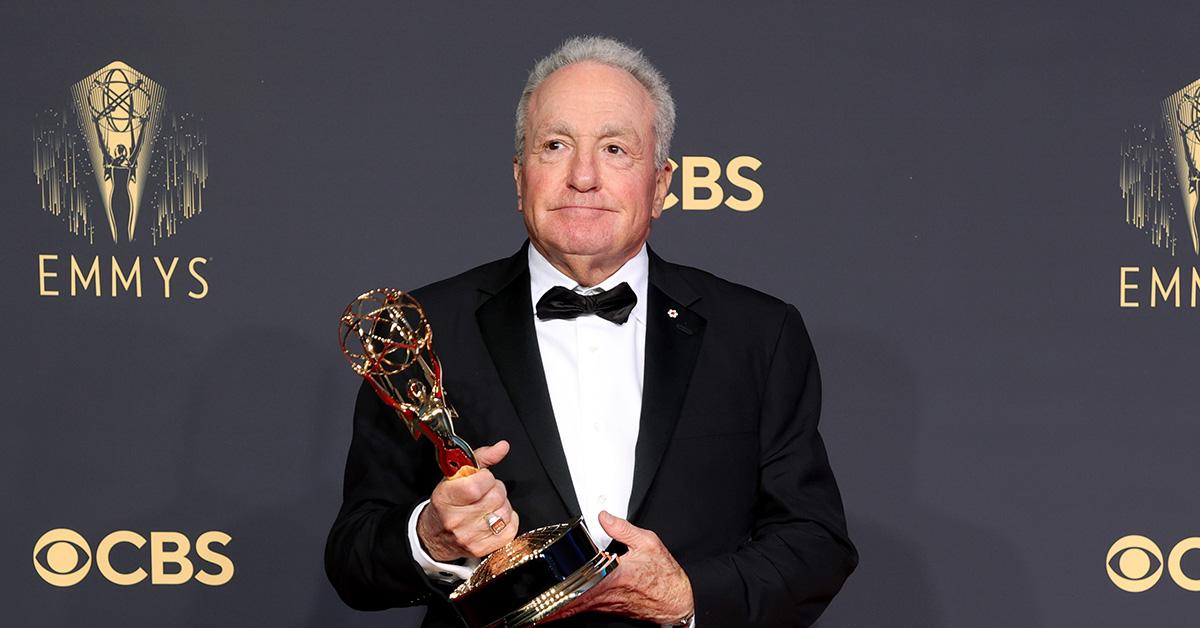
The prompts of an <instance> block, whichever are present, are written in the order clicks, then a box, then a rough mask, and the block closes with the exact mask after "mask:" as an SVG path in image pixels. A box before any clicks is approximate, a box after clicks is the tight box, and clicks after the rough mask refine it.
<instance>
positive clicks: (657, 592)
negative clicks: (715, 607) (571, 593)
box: [550, 512, 695, 624]
mask: <svg viewBox="0 0 1200 628" xmlns="http://www.w3.org/2000/svg"><path fill="white" fill-rule="evenodd" d="M600 526H601V527H603V528H604V531H605V532H607V533H608V535H609V536H611V537H612V538H614V539H616V540H618V541H621V542H622V543H624V544H625V545H626V546H628V547H629V551H628V552H626V553H625V554H624V555H623V556H621V559H620V564H619V565H618V566H617V570H616V571H614V572H613V573H611V574H610V575H609V576H608V577H606V578H605V579H603V580H601V581H600V584H597V585H596V586H595V587H594V588H593V589H592V590H590V591H588V592H587V593H584V594H583V595H582V596H580V597H579V599H577V600H575V601H574V602H571V603H570V604H568V605H567V607H566V608H564V609H563V610H561V611H559V612H557V613H555V614H554V615H552V616H551V618H550V619H551V620H556V619H563V618H565V617H570V616H572V615H576V614H579V613H583V612H588V611H592V612H599V613H612V614H615V615H621V616H623V617H630V618H633V619H641V620H646V621H651V622H654V623H657V624H673V623H675V622H677V621H679V620H680V619H681V618H682V617H684V616H685V615H687V614H689V613H691V612H692V609H693V607H694V606H695V602H694V601H693V599H692V582H691V580H689V579H688V577H687V574H686V573H684V572H683V568H682V567H680V566H679V563H677V562H675V558H674V557H673V556H671V553H670V552H668V551H667V548H666V547H665V546H664V545H663V544H662V541H660V540H659V538H658V535H657V534H655V533H654V532H651V531H650V530H645V529H642V528H639V527H637V526H635V525H633V524H632V523H629V522H628V521H626V520H624V519H621V518H620V517H615V516H613V515H610V514H608V513H607V512H601V513H600Z"/></svg>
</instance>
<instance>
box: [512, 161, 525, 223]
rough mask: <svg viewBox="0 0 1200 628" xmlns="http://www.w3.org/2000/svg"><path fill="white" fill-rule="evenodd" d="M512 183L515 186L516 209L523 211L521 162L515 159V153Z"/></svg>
mask: <svg viewBox="0 0 1200 628" xmlns="http://www.w3.org/2000/svg"><path fill="white" fill-rule="evenodd" d="M513 184H514V185H516V186H517V211H519V212H523V211H525V208H524V207H523V206H522V205H521V162H520V161H518V160H517V156H516V155H513Z"/></svg>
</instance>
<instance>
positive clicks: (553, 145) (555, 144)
mask: <svg viewBox="0 0 1200 628" xmlns="http://www.w3.org/2000/svg"><path fill="white" fill-rule="evenodd" d="M562 147H563V143H562V142H560V141H558V140H550V141H549V142H546V150H558V149H560V148H562Z"/></svg>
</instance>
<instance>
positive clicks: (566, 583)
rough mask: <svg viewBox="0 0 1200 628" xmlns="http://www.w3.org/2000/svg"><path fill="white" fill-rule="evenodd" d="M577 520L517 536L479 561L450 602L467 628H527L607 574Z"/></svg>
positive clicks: (608, 561)
mask: <svg viewBox="0 0 1200 628" xmlns="http://www.w3.org/2000/svg"><path fill="white" fill-rule="evenodd" d="M616 567H617V556H616V555H615V554H610V553H608V552H602V551H600V550H599V549H598V548H597V547H596V544H595V543H594V542H593V541H592V537H591V536H590V535H589V534H588V532H587V527H586V526H585V525H584V524H583V520H582V519H577V520H575V521H574V522H572V523H565V524H560V525H555V526H548V527H545V528H538V529H536V530H532V531H529V532H526V533H525V534H522V535H520V536H518V537H517V538H516V539H514V540H513V541H512V542H510V543H509V544H508V545H506V546H504V547H502V548H500V549H499V550H496V551H495V552H493V553H492V554H491V555H489V556H488V557H487V558H485V559H484V560H483V562H482V563H480V564H479V567H477V568H476V570H475V573H474V574H472V576H471V578H470V579H469V580H467V581H466V582H464V583H463V584H462V585H461V586H459V587H458V589H456V590H455V591H454V592H453V593H451V594H450V600H451V602H453V603H454V606H455V607H456V608H457V609H458V612H459V614H460V615H462V618H463V619H464V620H465V621H466V623H467V625H468V626H471V628H494V627H497V628H498V627H504V628H508V627H513V628H515V627H518V626H531V625H534V624H536V623H537V622H540V621H542V620H544V619H546V618H547V617H549V616H550V615H552V614H554V613H555V612H556V611H558V610H559V609H560V608H562V607H563V606H565V605H566V604H567V603H568V602H570V601H571V600H574V599H575V598H577V597H579V596H580V595H583V594H584V593H585V592H587V591H588V590H589V589H591V588H592V587H593V586H595V585H596V583H598V582H600V581H601V580H602V579H604V577H605V576H607V575H608V574H610V573H612V571H613V570H614V569H616Z"/></svg>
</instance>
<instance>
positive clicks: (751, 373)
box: [326, 37, 857, 628]
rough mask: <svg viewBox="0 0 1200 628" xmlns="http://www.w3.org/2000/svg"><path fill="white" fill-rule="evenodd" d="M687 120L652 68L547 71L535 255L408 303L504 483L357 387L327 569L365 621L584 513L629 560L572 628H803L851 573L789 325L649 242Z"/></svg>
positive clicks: (593, 65)
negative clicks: (458, 464)
mask: <svg viewBox="0 0 1200 628" xmlns="http://www.w3.org/2000/svg"><path fill="white" fill-rule="evenodd" d="M674 123H675V106H674V102H673V100H672V98H671V95H670V93H669V91H668V89H667V85H666V83H665V81H664V80H663V79H662V77H661V76H660V74H659V73H658V71H657V70H656V69H655V68H654V67H653V66H651V65H650V64H649V62H647V61H646V59H645V58H644V57H643V56H642V54H641V53H640V52H639V51H636V50H633V49H631V48H629V47H627V46H625V45H623V44H621V43H619V42H616V41H613V40H610V39H604V38H595V37H589V38H576V39H571V40H569V41H567V42H566V43H565V44H563V46H562V47H560V48H559V49H558V50H556V51H555V52H553V53H552V54H550V55H549V56H548V57H546V58H544V59H542V60H541V61H540V62H538V63H537V65H536V67H535V68H534V69H533V71H532V72H531V73H530V76H529V80H528V82H527V83H526V86H525V90H524V92H523V93H522V95H521V100H520V103H519V105H518V108H517V123H516V155H515V157H514V160H513V177H514V179H515V181H516V189H517V207H518V210H519V211H520V212H521V213H522V214H523V216H524V220H525V226H526V229H527V230H528V233H529V242H528V243H526V245H525V246H523V247H522V249H521V250H520V251H519V252H518V253H517V254H516V255H514V256H512V257H510V258H508V259H503V260H499V261H496V262H492V263H490V264H486V265H484V266H481V267H479V268H476V269H473V270H470V271H467V272H466V273H463V274H461V275H458V276H456V277H453V278H450V279H447V280H444V281H441V282H438V283H435V284H432V285H430V286H426V287H424V288H421V289H419V290H416V291H414V295H415V296H416V297H417V298H418V300H420V301H421V303H422V304H423V305H424V307H425V310H426V312H427V314H428V317H429V320H430V323H431V324H432V326H433V328H434V329H435V330H436V334H435V337H436V338H437V343H436V349H437V351H438V353H439V355H440V357H441V360H442V364H443V367H444V369H445V383H446V390H448V391H449V394H450V396H451V397H452V400H453V403H454V404H455V406H456V407H457V409H458V412H459V415H460V416H461V419H460V421H459V422H458V432H459V434H460V435H462V436H463V437H464V438H465V440H466V441H467V442H471V443H476V444H479V443H495V444H493V445H490V446H485V447H480V448H479V449H478V450H477V452H476V453H477V458H478V460H479V462H480V466H481V467H487V469H485V470H483V471H480V472H479V473H476V474H475V475H472V476H469V477H466V478H459V479H455V480H444V479H442V478H441V477H440V475H439V473H438V467H437V465H436V464H435V462H434V461H433V447H431V446H429V444H428V443H427V442H414V441H413V439H412V438H411V436H410V435H409V434H408V432H407V430H406V429H405V428H404V427H403V425H402V424H401V421H400V420H399V419H398V418H397V417H396V415H395V414H394V413H393V412H392V411H391V410H390V409H388V408H387V407H386V406H385V405H383V404H382V403H381V402H380V401H379V400H378V399H377V398H376V396H375V394H374V393H373V392H372V391H371V389H370V388H369V387H366V386H364V387H363V389H362V391H361V392H360V394H359V397H358V403H357V407H356V409H355V416H354V435H353V441H352V443H351V447H350V454H349V458H348V461H347V465H346V483H345V495H344V503H343V506H342V509H341V511H340V512H339V514H338V517H337V520H336V522H335V523H334V526H333V529H332V530H331V532H330V535H329V542H328V544H327V547H326V571H327V573H328V575H329V578H330V581H331V582H332V583H333V585H334V587H335V588H336V589H337V591H338V593H339V594H340V595H341V597H342V599H343V600H345V601H346V603H347V604H349V605H350V606H353V607H355V608H359V609H382V608H390V607H396V606H410V605H417V604H425V605H428V607H429V610H428V612H427V614H426V617H425V622H424V625H426V626H458V625H461V624H460V620H459V619H458V617H457V615H456V614H455V612H454V610H453V609H452V607H450V605H449V604H448V602H447V599H446V592H447V591H448V590H449V589H450V588H452V587H453V586H454V585H455V584H457V583H458V582H460V581H461V579H462V578H464V577H466V576H468V575H469V573H470V568H471V566H472V565H473V564H475V562H477V560H478V558H479V557H482V556H485V555H487V554H488V553H489V552H491V551H493V550H495V549H497V548H498V547H500V546H502V545H503V544H505V543H507V542H508V541H510V540H511V539H512V538H513V537H514V536H515V535H516V533H517V532H518V531H525V530H529V529H532V528H535V527H539V526H544V525H551V524H555V523H561V522H564V521H569V520H571V519H572V518H574V517H577V516H580V515H582V516H583V517H584V519H585V520H586V522H587V523H588V525H589V527H590V532H591V534H592V536H593V538H594V539H595V540H596V542H597V544H598V545H599V546H600V547H605V546H608V547H610V549H613V550H615V551H618V552H623V553H622V556H621V559H620V566H619V567H618V568H617V569H616V571H615V572H614V573H613V574H612V575H610V576H609V577H607V578H605V579H604V580H603V581H601V583H600V584H599V585H598V586H596V588H594V589H593V590H591V591H589V592H588V593H587V594H585V595H584V596H583V597H581V598H580V599H579V600H576V601H575V602H574V603H572V605H570V606H569V607H567V609H566V610H565V611H564V612H562V613H560V614H559V615H557V616H556V617H555V618H556V619H558V620H561V622H562V624H563V625H577V626H647V625H698V626H702V627H703V628H717V627H721V628H725V627H728V626H803V625H808V624H810V623H812V622H813V621H814V620H815V619H816V618H817V616H818V615H820V613H821V611H822V610H823V609H824V608H825V606H826V605H827V604H828V603H829V601H830V600H831V599H832V598H833V596H834V594H836V593H837V591H838V590H839V589H840V587H841V585H842V583H843V582H844V581H845V579H846V577H847V576H848V575H849V574H850V572H851V571H852V570H853V569H854V566H855V564H856V562H857V555H856V553H855V550H854V547H853V545H852V544H851V543H850V540H849V538H848V537H847V534H846V526H845V519H844V515H843V512H842V505H841V499H840V496H839V494H838V490H837V486H836V484H835V482H834V478H833V474H832V472H831V470H830V468H829V464H828V461H827V458H826V454H825V448H824V445H823V444H822V440H821V437H820V434H819V433H818V431H817V421H818V418H819V413H820V380H819V376H818V374H817V363H816V359H815V357H814V355H813V351H812V345H811V343H810V341H809V338H808V335H807V332H806V331H805V328H804V325H803V323H802V322H801V319H800V315H799V313H798V312H797V311H796V309H795V308H794V307H792V306H790V305H787V304H785V303H783V302H781V301H779V300H777V299H775V298H773V297H770V296H767V295H765V294H762V293H760V292H756V291H754V290H751V289H749V288H746V287H743V286H739V285H736V284H732V283H729V282H726V281H724V280H721V279H719V278H717V277H714V276H713V275H711V274H708V273H706V272H703V271H700V270H696V269H694V268H689V267H685V266H679V265H676V264H671V263H668V262H665V261H663V260H662V259H661V258H659V257H658V256H656V255H655V254H654V253H653V252H651V251H650V250H649V249H648V248H647V246H646V240H647V238H648V237H649V235H650V226H651V223H652V222H653V220H654V219H656V218H658V217H659V215H660V214H661V212H662V207H663V200H664V198H665V197H666V195H667V188H668V186H669V184H670V182H671V175H672V171H671V167H670V164H669V162H668V160H667V156H668V150H669V146H670V140H671V135H672V133H673V130H674Z"/></svg>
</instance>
